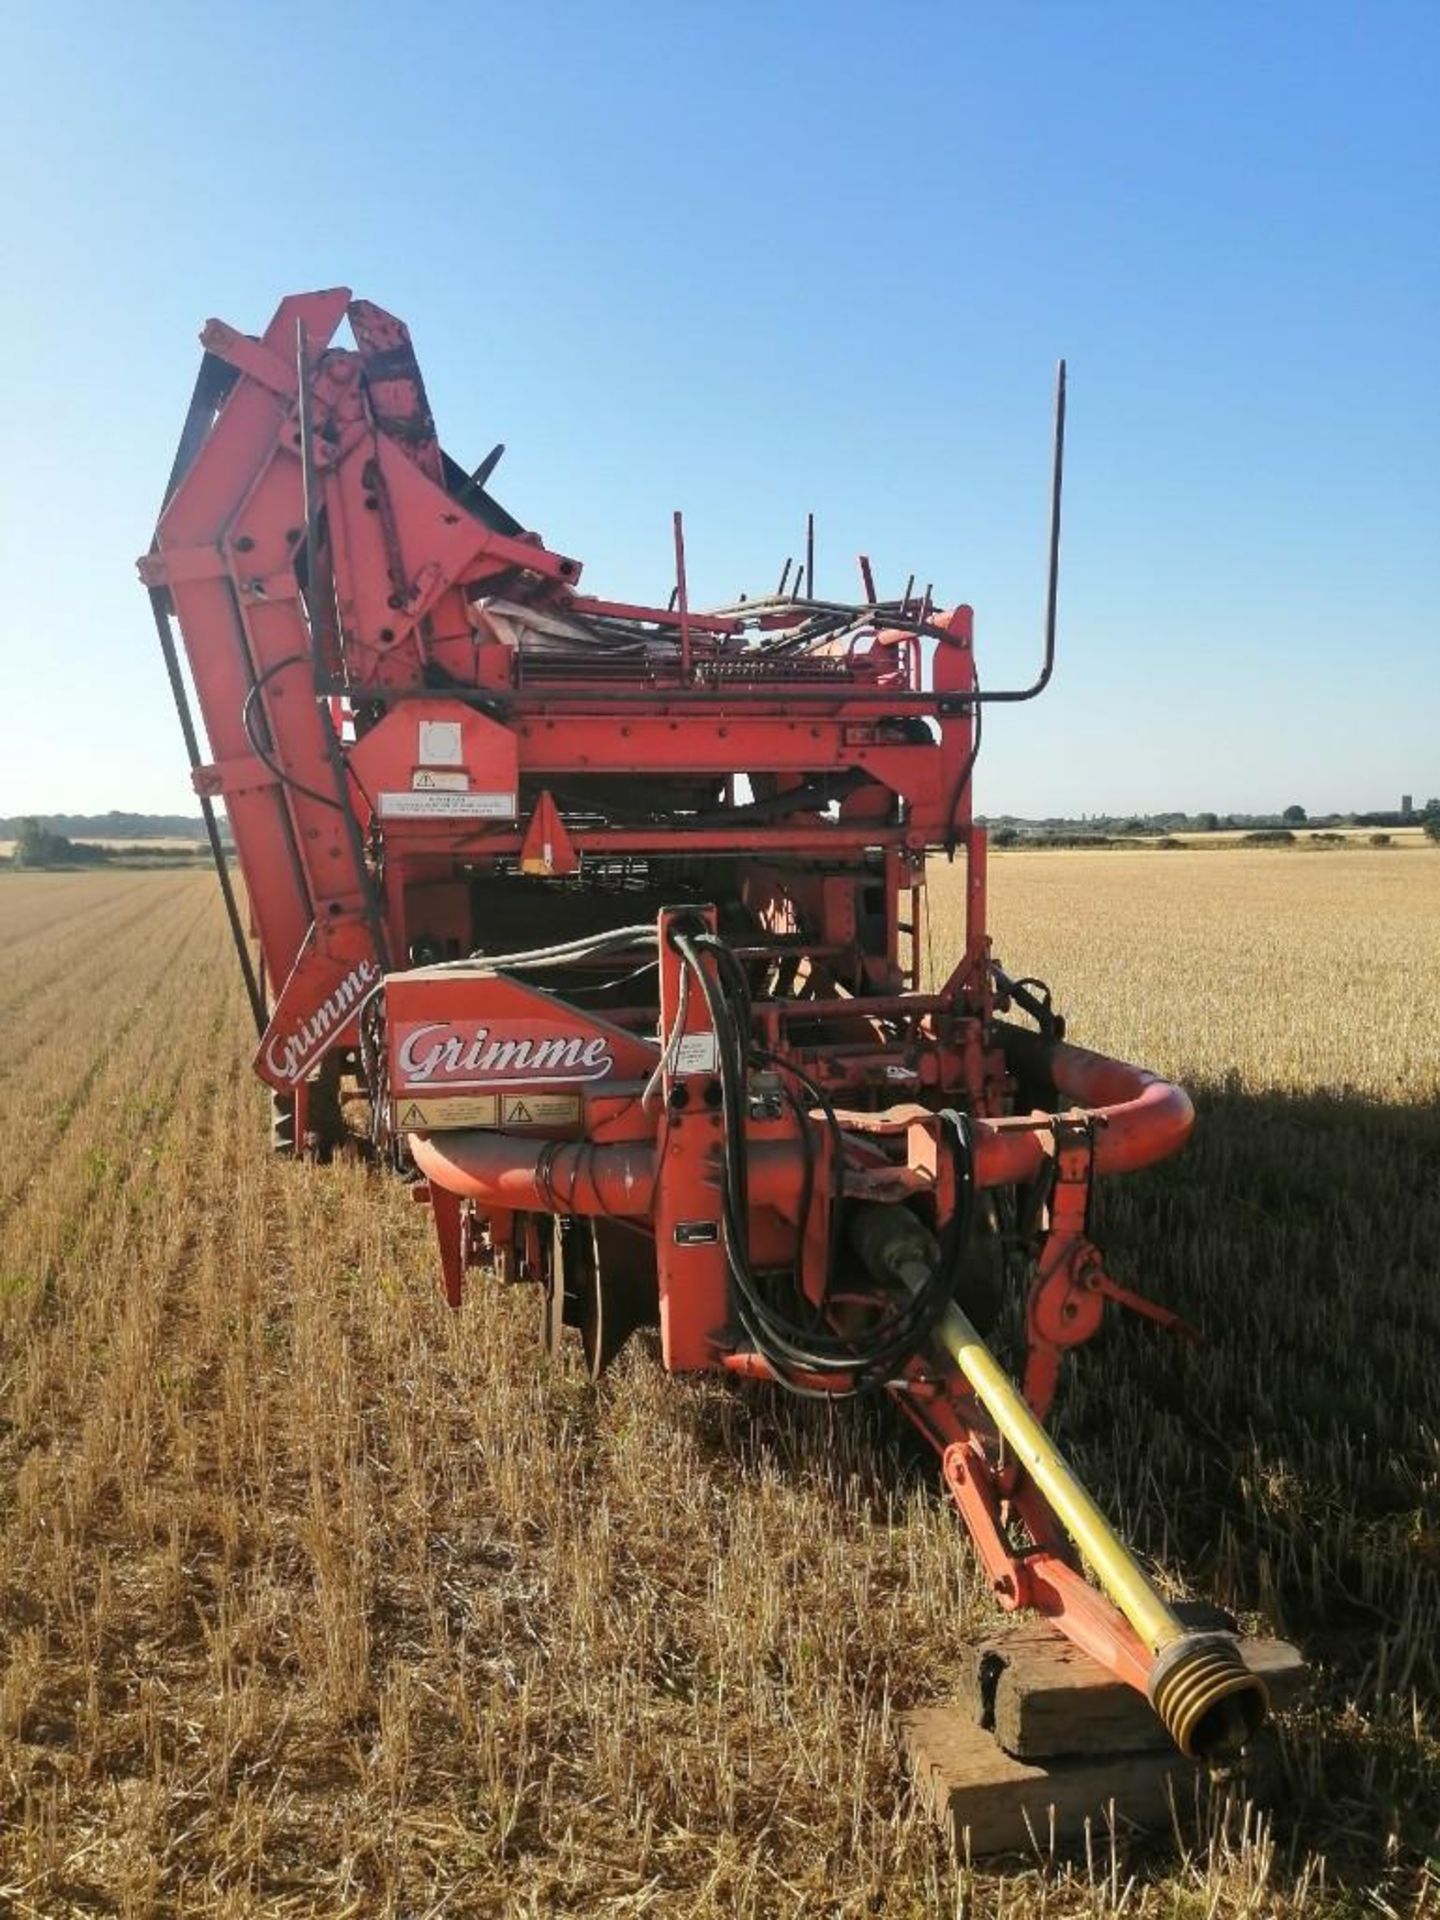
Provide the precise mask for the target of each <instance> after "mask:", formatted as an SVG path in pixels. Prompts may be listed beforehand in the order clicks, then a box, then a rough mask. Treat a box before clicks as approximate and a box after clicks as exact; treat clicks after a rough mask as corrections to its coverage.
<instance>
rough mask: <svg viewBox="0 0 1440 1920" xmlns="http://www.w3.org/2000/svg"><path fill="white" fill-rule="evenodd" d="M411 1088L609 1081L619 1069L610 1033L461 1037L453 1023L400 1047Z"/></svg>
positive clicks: (491, 1031) (422, 1030) (485, 1031)
mask: <svg viewBox="0 0 1440 1920" xmlns="http://www.w3.org/2000/svg"><path fill="white" fill-rule="evenodd" d="M398 1057H399V1063H400V1071H401V1073H402V1074H403V1076H404V1078H405V1082H406V1084H407V1085H408V1086H436V1087H484V1086H495V1085H496V1084H500V1083H503V1082H505V1081H507V1080H603V1079H604V1077H605V1075H606V1074H607V1073H609V1071H610V1069H611V1067H612V1066H614V1064H615V1057H614V1055H613V1054H612V1053H611V1051H610V1043H609V1041H608V1040H607V1039H606V1038H605V1036H604V1034H598V1033H597V1034H583V1033H555V1034H549V1033H547V1034H536V1033H534V1032H533V1031H532V1032H526V1031H525V1030H524V1029H523V1028H522V1029H521V1030H520V1031H519V1032H518V1033H514V1032H511V1033H503V1034H502V1033H501V1032H499V1031H498V1030H497V1029H496V1028H494V1027H476V1028H475V1030H474V1032H473V1033H468V1034H467V1033H457V1032H456V1030H455V1028H454V1027H453V1026H451V1025H450V1024H449V1022H447V1021H440V1020H434V1021H431V1022H430V1023H429V1024H428V1025H425V1026H419V1027H411V1028H410V1029H409V1031H408V1032H407V1033H406V1034H405V1037H404V1038H403V1039H402V1040H401V1042H400V1049H399V1056H398Z"/></svg>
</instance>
